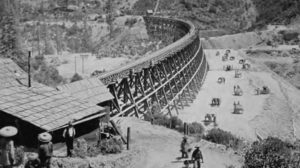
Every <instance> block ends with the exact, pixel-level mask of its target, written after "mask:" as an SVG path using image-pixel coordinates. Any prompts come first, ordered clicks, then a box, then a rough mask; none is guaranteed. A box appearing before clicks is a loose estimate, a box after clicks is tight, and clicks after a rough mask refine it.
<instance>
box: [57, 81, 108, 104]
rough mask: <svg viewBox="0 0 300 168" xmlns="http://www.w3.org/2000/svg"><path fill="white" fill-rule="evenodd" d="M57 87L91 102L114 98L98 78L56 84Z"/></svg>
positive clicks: (95, 102)
mask: <svg viewBox="0 0 300 168" xmlns="http://www.w3.org/2000/svg"><path fill="white" fill-rule="evenodd" d="M57 88H58V89H59V90H61V91H64V92H67V93H69V94H71V95H72V96H74V97H76V98H78V99H81V100H85V101H89V102H91V103H93V104H99V103H101V102H104V101H107V100H111V99H113V98H114V97H113V96H112V94H111V93H110V92H109V90H108V88H107V87H106V86H105V85H104V84H103V83H102V82H101V81H100V80H99V79H98V78H90V79H84V80H81V81H77V82H73V83H69V84H65V85H62V86H58V87H57Z"/></svg>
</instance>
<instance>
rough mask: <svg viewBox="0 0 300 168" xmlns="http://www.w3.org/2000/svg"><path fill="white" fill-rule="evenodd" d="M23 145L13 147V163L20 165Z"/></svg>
mask: <svg viewBox="0 0 300 168" xmlns="http://www.w3.org/2000/svg"><path fill="white" fill-rule="evenodd" d="M24 155H25V151H24V146H20V147H16V148H15V164H16V165H21V164H22V163H23V162H24Z"/></svg>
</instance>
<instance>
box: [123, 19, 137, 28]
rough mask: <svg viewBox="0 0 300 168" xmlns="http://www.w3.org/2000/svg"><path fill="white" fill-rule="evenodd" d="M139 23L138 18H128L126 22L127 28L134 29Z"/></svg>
mask: <svg viewBox="0 0 300 168" xmlns="http://www.w3.org/2000/svg"><path fill="white" fill-rule="evenodd" d="M136 22H137V19H136V18H127V19H126V21H125V26H128V27H130V28H131V27H132V26H133V25H134V24H135V23H136Z"/></svg>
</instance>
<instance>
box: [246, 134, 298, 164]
mask: <svg viewBox="0 0 300 168" xmlns="http://www.w3.org/2000/svg"><path fill="white" fill-rule="evenodd" d="M293 147H294V145H293V144H290V143H287V142H283V141H281V140H280V139H278V138H273V137H268V138H267V139H265V140H263V141H261V142H254V143H253V144H252V146H251V149H249V150H248V151H247V153H246V155H245V168H257V167H258V168H260V167H261V168H262V167H269V168H277V167H297V166H296V165H297V163H296V160H295V157H294V156H293V152H292V148H293Z"/></svg>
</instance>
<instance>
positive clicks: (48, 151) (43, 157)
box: [38, 132, 53, 168]
mask: <svg viewBox="0 0 300 168" xmlns="http://www.w3.org/2000/svg"><path fill="white" fill-rule="evenodd" d="M38 139H39V141H40V146H39V159H40V162H41V168H50V164H51V158H52V154H53V144H52V142H51V140H52V136H51V135H50V134H49V133H48V132H45V133H42V134H40V135H39V136H38Z"/></svg>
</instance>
